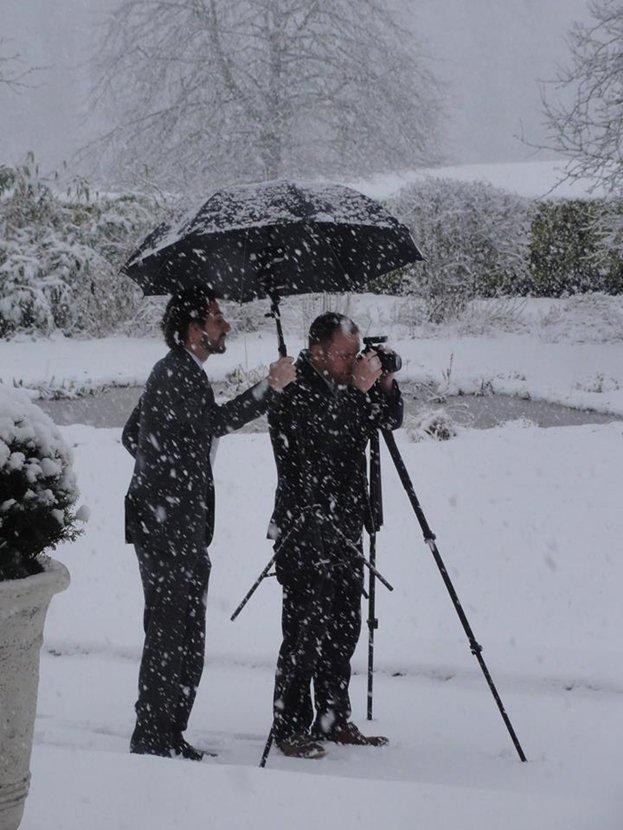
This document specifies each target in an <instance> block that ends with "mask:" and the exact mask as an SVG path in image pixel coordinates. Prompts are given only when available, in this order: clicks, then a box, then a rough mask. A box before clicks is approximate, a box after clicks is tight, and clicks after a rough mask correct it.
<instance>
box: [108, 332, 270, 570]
mask: <svg viewBox="0 0 623 830" xmlns="http://www.w3.org/2000/svg"><path fill="white" fill-rule="evenodd" d="M274 397H275V393H274V392H273V391H272V390H271V389H270V388H269V387H268V385H267V384H266V382H263V383H261V384H257V385H256V386H254V387H252V388H251V389H249V390H247V391H246V392H244V393H243V394H242V395H239V396H238V397H237V398H234V399H233V400H232V401H228V402H227V403H226V404H224V405H223V406H217V405H216V403H215V402H214V393H213V391H212V388H211V386H210V383H209V380H208V377H207V375H206V373H205V372H204V371H203V369H201V368H200V367H199V366H198V365H197V363H196V362H195V361H194V360H193V358H192V356H191V355H190V354H189V353H188V352H187V350H186V349H185V348H184V347H183V346H177V347H175V348H174V349H171V351H170V352H169V353H168V354H167V355H166V356H165V357H164V358H163V359H162V360H160V361H158V363H156V365H155V366H154V368H153V369H152V372H151V374H150V376H149V378H148V380H147V384H146V386H145V391H144V392H143V394H142V395H141V399H140V401H139V402H138V404H137V406H136V408H135V409H134V411H133V412H132V414H131V416H130V418H129V420H128V422H127V424H126V426H125V428H124V430H123V437H122V440H123V445H124V447H125V448H126V449H127V450H128V452H130V453H131V455H133V456H134V457H135V459H136V461H135V465H134V474H133V476H132V480H131V482H130V487H129V489H128V493H127V495H126V500H125V508H126V541H128V542H134V543H135V544H137V545H143V546H144V545H147V546H150V547H157V548H159V549H163V548H166V549H169V550H170V551H171V552H172V553H174V554H175V555H178V554H182V555H183V554H184V553H191V552H195V553H196V551H197V549H198V548H199V549H201V548H205V547H207V545H209V544H210V542H211V540H212V534H213V531H214V481H213V477H212V467H211V464H210V449H211V446H212V439H213V437H215V436H220V435H225V434H226V433H228V432H232V431H233V430H235V429H238V428H239V427H241V426H242V425H243V424H246V423H247V422H248V421H252V420H253V419H254V418H257V417H258V416H259V415H262V414H263V413H264V412H265V411H266V409H267V408H268V405H269V403H270V401H271V400H272V399H273V398H274Z"/></svg>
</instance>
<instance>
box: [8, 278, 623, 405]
mask: <svg viewBox="0 0 623 830" xmlns="http://www.w3.org/2000/svg"><path fill="white" fill-rule="evenodd" d="M265 306H266V304H265V303H256V304H254V312H255V314H256V315H257V316H260V314H261V312H263V311H265ZM342 306H343V309H344V310H345V311H347V313H349V314H351V315H352V317H353V319H354V320H355V321H356V322H357V323H358V324H359V325H360V327H361V329H362V332H363V334H374V335H377V334H381V333H382V334H388V335H389V336H390V338H391V344H392V345H393V346H394V348H396V349H397V350H398V351H399V352H400V353H401V355H402V357H403V360H404V367H403V369H402V372H401V378H402V379H404V380H405V381H407V380H411V381H429V380H430V381H433V382H436V383H439V384H440V385H442V386H443V388H444V389H446V391H447V392H448V393H449V394H453V393H457V392H458V391H461V392H463V393H466V394H473V393H476V394H478V393H481V392H483V391H484V392H486V393H488V394H490V393H492V392H495V393H499V394H510V395H520V396H523V397H528V396H530V397H532V398H534V399H540V400H544V401H549V402H551V403H560V404H565V405H567V406H571V407H576V408H585V409H593V410H595V411H597V412H608V413H615V414H619V415H621V414H623V298H621V297H604V296H602V295H595V296H592V297H591V296H584V297H573V298H570V299H568V300H551V299H530V300H512V301H490V302H480V303H476V304H474V305H473V306H472V307H471V308H470V309H468V311H467V312H466V314H465V315H464V316H463V317H462V319H461V320H460V321H458V322H457V323H454V324H447V325H444V326H430V325H424V324H422V323H420V322H418V307H417V304H416V302H415V301H414V300H410V299H408V298H396V297H388V296H377V295H372V294H366V295H352V296H351V297H350V298H349V299H347V300H344V302H343V304H342ZM311 309H313V314H315V313H316V312H318V311H319V310H320V308H319V307H313V306H311V305H310V307H309V308H307V309H306V308H305V305H304V301H300V300H288V301H285V302H284V319H285V322H286V335H287V338H286V339H287V343H288V346H289V348H290V352H291V353H292V354H296V353H297V352H298V351H299V349H300V348H302V347H303V346H304V332H305V331H306V330H307V328H308V326H309V322H310V319H311V316H313V314H312V315H310V310H311ZM410 320H412V321H413V322H409V321H410ZM165 352H166V346H165V345H164V343H163V341H162V339H161V338H150V337H107V338H102V339H96V340H76V339H72V338H66V337H62V336H59V337H56V338H53V339H49V340H29V339H27V338H18V339H15V340H12V341H9V342H4V343H2V344H0V381H1V382H4V383H9V384H13V383H17V384H20V385H23V386H25V387H26V388H30V389H32V390H33V395H39V394H41V392H42V391H43V392H44V393H49V392H57V393H58V392H60V393H61V394H72V392H73V391H75V390H80V389H85V388H86V389H89V388H98V387H101V386H104V385H114V384H116V385H140V384H142V383H144V381H145V379H146V377H147V375H148V373H149V371H150V369H151V367H152V365H153V364H154V362H155V361H156V360H158V359H159V358H160V357H162V356H163V355H164V354H165ZM275 356H276V339H275V334H274V330H273V329H272V328H271V327H270V324H269V323H268V322H266V323H265V324H264V325H263V327H262V328H261V329H260V330H259V331H256V332H253V333H244V332H243V333H240V334H238V335H234V336H232V337H231V338H230V342H229V345H228V350H227V353H226V354H225V355H223V356H219V357H218V358H213V359H211V360H210V361H209V362H208V363H207V364H206V365H207V371H208V374H209V375H210V377H211V379H212V380H223V379H224V378H225V377H226V376H227V375H228V374H230V373H232V372H233V371H234V370H236V369H237V368H241V369H242V370H244V371H245V372H248V371H252V370H254V369H256V368H258V367H260V366H261V365H267V364H268V363H269V362H270V361H271V360H274V359H275Z"/></svg>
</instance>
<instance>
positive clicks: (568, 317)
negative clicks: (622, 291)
mask: <svg viewBox="0 0 623 830" xmlns="http://www.w3.org/2000/svg"><path fill="white" fill-rule="evenodd" d="M538 322H539V327H540V331H539V336H540V337H541V339H542V340H544V341H546V342H548V343H558V342H561V341H564V342H570V343H617V342H621V340H623V296H617V297H612V296H609V295H607V294H598V293H594V294H593V293H587V294H578V295H574V296H573V297H567V298H566V299H561V300H559V301H558V302H556V303H555V304H554V305H552V307H551V308H550V309H549V310H548V311H547V312H546V313H545V314H543V315H542V316H541V318H540V320H539V321H538Z"/></svg>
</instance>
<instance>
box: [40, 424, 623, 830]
mask: <svg viewBox="0 0 623 830" xmlns="http://www.w3.org/2000/svg"><path fill="white" fill-rule="evenodd" d="M63 432H64V435H65V437H66V438H67V439H68V441H69V442H70V444H72V445H73V446H74V451H75V454H76V463H77V473H78V478H79V481H80V484H81V486H82V489H83V493H84V498H85V500H86V501H87V502H88V503H89V505H90V507H91V510H92V516H91V521H90V523H89V525H88V529H87V532H86V534H85V535H84V537H83V538H82V539H81V540H80V541H78V542H76V543H74V544H72V545H67V546H65V547H64V548H63V549H62V550H60V551H59V552H58V556H59V558H61V559H62V560H63V561H64V562H66V564H67V565H68V566H69V568H70V570H71V572H72V577H73V582H72V585H71V587H70V589H69V590H68V592H67V593H66V594H64V595H61V596H59V597H57V598H56V599H55V600H54V603H53V605H52V607H51V610H50V616H49V619H48V624H47V630H46V644H45V647H44V652H43V659H42V668H41V690H40V703H39V714H38V719H37V725H36V738H35V749H34V756H33V784H32V791H31V795H30V796H29V800H28V802H27V808H26V818H25V824H24V827H25V828H28V830H40V828H41V830H42V829H43V828H46V830H50V828H54V830H56V828H59V830H60V828H62V829H63V830H73V828H83V827H85V826H89V827H90V828H94V830H99V828H104V827H106V828H110V827H115V828H126V827H127V828H130V827H132V828H136V827H139V828H150V830H152V829H153V830H159V828H162V830H164V828H174V827H180V828H181V827H186V826H192V825H193V824H197V823H199V822H206V823H209V824H210V825H211V826H214V827H218V828H221V827H223V828H242V827H247V826H249V824H255V825H256V826H257V827H258V828H264V827H275V826H276V827H293V828H306V827H316V826H318V825H320V826H323V827H331V828H333V827H335V828H338V827H340V828H345V827H379V826H383V827H391V828H394V827H395V828H399V827H400V828H410V827H420V826H421V827H430V828H446V827H448V828H450V827H462V828H474V829H475V828H479V830H483V828H487V830H488V829H489V828H491V830H497V829H498V828H501V827H505V828H511V829H514V828H533V827H539V828H544V830H553V828H561V829H562V828H563V827H564V828H572V829H573V830H575V828H586V830H588V829H589V828H591V830H592V828H595V829H597V828H599V830H606V829H607V828H613V830H614V828H617V830H618V828H620V826H621V822H623V790H622V788H621V786H620V770H621V748H620V747H621V718H620V705H621V704H620V698H621V695H622V694H623V647H622V646H621V639H620V631H621V628H622V626H623V606H622V605H621V602H620V585H621V581H622V579H623V564H622V560H621V557H620V555H619V553H620V540H621V536H622V533H623V519H622V518H621V511H620V500H621V479H620V471H621V468H622V466H623V426H622V425H621V424H607V425H603V426H582V427H563V428H559V429H549V430H539V429H537V428H534V427H527V426H524V425H521V424H512V423H511V424H508V425H506V426H503V427H499V428H497V429H493V430H488V431H487V432H477V431H470V430H467V431H465V432H463V433H462V434H461V435H460V436H459V437H458V438H456V439H453V440H451V441H449V442H445V443H437V442H434V441H432V440H431V441H429V442H421V443H416V444H414V443H411V442H409V441H408V440H407V439H406V437H405V436H399V445H400V448H401V450H402V452H403V454H404V458H405V461H406V463H407V465H408V467H409V469H410V470H411V473H412V476H413V479H414V483H415V486H416V489H417V491H418V493H419V496H420V499H421V501H422V503H423V506H424V509H425V511H426V513H427V516H428V518H429V521H430V523H431V526H432V527H433V529H434V530H435V531H436V532H437V534H438V544H439V547H440V551H441V553H442V555H443V556H444V558H445V560H446V564H447V566H448V568H449V572H450V574H451V577H452V579H453V580H454V583H455V586H456V589H457V591H458V593H459V596H460V598H461V599H462V601H463V605H464V608H465V610H466V613H467V614H468V617H469V619H470V622H471V623H472V626H473V628H474V631H475V634H476V636H477V638H478V639H479V641H480V642H481V643H482V645H483V646H484V648H485V651H484V654H485V659H486V660H487V662H488V665H489V668H490V670H491V671H492V673H493V676H494V679H495V680H496V682H497V684H498V688H499V691H500V693H501V695H502V698H503V700H504V703H505V704H506V707H507V710H508V712H509V715H510V717H511V719H512V721H513V723H514V725H515V728H516V730H517V732H518V735H519V737H520V740H521V741H522V742H523V745H524V749H525V751H526V754H527V755H528V758H529V763H528V764H527V765H522V764H520V763H519V761H518V760H517V758H516V755H515V753H514V750H513V747H512V745H511V743H510V740H509V737H508V735H507V733H506V731H505V730H504V727H503V724H502V721H501V719H500V717H499V715H498V713H497V710H496V709H495V706H494V703H493V700H492V698H491V695H490V693H489V691H488V689H487V687H486V685H485V683H484V680H483V678H482V676H481V675H480V672H479V670H478V667H477V665H476V663H475V661H474V658H473V657H472V656H471V654H470V652H469V648H468V646H467V644H466V642H465V637H464V634H463V632H462V629H461V628H460V625H459V623H458V620H457V618H456V616H455V613H454V610H453V608H452V606H451V604H450V601H449V599H448V596H447V594H446V592H445V589H444V587H443V584H442V582H441V579H440V577H439V574H438V572H437V570H436V568H435V565H434V563H433V561H432V558H431V557H430V554H429V552H428V549H427V548H426V547H425V545H424V544H423V541H422V539H421V534H420V531H419V528H418V526H417V524H416V521H415V518H414V517H413V515H412V513H411V510H410V507H409V505H408V502H407V499H406V496H405V494H404V493H403V491H402V489H401V487H400V484H399V482H398V481H397V476H396V474H395V472H394V471H393V469H391V462H390V461H389V460H388V459H387V458H386V459H385V464H384V469H385V474H384V495H385V510H386V526H385V528H384V529H383V532H382V534H381V536H380V541H379V554H378V555H379V567H380V568H381V570H382V572H383V573H384V574H385V575H386V577H387V578H389V579H390V581H391V582H392V583H393V584H394V586H395V590H394V592H393V593H391V594H390V593H388V592H386V591H384V590H383V589H380V590H379V595H378V600H379V601H378V606H379V607H378V611H379V616H380V619H381V627H380V629H379V631H378V633H377V667H378V672H379V673H378V675H377V681H376V702H375V715H376V720H375V722H374V723H373V724H371V725H369V727H370V729H371V730H374V731H376V730H379V731H380V732H382V733H385V734H388V736H389V737H390V739H391V745H390V746H389V747H387V748H384V749H381V750H373V749H346V748H331V751H330V754H329V756H328V758H327V759H325V760H323V761H319V762H310V761H308V762H305V761H292V760H290V759H285V758H283V757H282V756H280V755H279V754H278V753H273V754H272V755H271V758H270V760H269V767H270V770H267V771H264V772H263V773H262V771H260V770H257V769H255V766H256V765H257V763H258V759H259V755H260V753H261V749H262V746H263V741H264V739H265V735H266V733H267V731H268V729H269V727H270V701H271V685H272V671H273V666H274V661H275V656H276V651H277V648H278V645H279V604H280V602H279V600H280V597H279V590H278V586H277V585H276V583H275V582H274V580H269V581H267V582H265V583H264V584H263V585H262V586H261V588H260V589H259V590H258V592H257V594H256V595H255V597H254V598H253V600H252V601H251V603H250V604H249V605H248V606H247V608H246V609H245V610H244V611H243V613H242V615H241V616H240V618H239V619H238V620H237V621H236V622H235V623H231V622H230V621H229V615H230V614H231V612H232V610H233V609H234V607H235V606H236V604H237V602H238V601H239V600H240V599H241V597H242V596H243V594H244V593H245V591H246V589H247V587H248V586H249V585H250V584H251V582H252V581H253V579H254V578H255V576H256V574H257V573H258V572H259V571H260V570H261V568H262V567H263V565H264V564H265V562H266V561H267V559H268V558H269V556H270V553H271V551H270V547H269V543H268V542H267V541H266V540H265V538H264V534H265V530H266V523H267V518H268V515H269V512H270V508H271V501H272V493H273V486H274V481H275V474H274V470H273V461H272V457H271V451H270V446H269V442H268V439H267V436H266V435H252V434H251V435H233V436H230V437H228V438H227V439H226V440H223V441H222V442H221V444H220V446H219V453H218V457H217V463H216V477H217V494H218V515H217V528H216V535H215V540H214V543H213V546H212V548H211V556H212V560H213V573H212V579H211V585H210V595H209V601H208V638H207V641H208V646H207V667H206V673H205V676H204V680H203V683H202V686H201V689H200V693H199V696H198V702H197V707H196V711H195V714H194V718H193V722H192V725H191V732H192V735H193V737H194V738H195V740H196V742H197V743H198V744H201V745H203V746H208V747H213V748H215V749H216V750H217V751H218V752H219V757H218V759H216V760H212V761H209V762H207V761H206V762H204V764H202V765H197V766H193V765H192V764H191V763H182V762H177V761H166V760H162V759H145V758H133V757H130V756H129V755H128V754H127V743H128V736H129V733H130V731H131V727H132V706H131V704H132V702H133V699H134V696H135V684H136V673H137V666H138V659H139V655H140V646H141V593H140V586H139V580H138V573H137V567H136V563H135V559H134V555H133V552H132V549H131V548H130V547H127V546H125V545H124V544H123V541H122V535H121V527H122V498H121V496H122V493H123V491H124V488H125V486H126V484H127V481H128V478H129V475H130V469H131V464H130V459H129V457H128V456H127V455H126V453H125V452H124V450H123V448H122V447H121V445H120V434H119V430H112V429H94V428H91V427H85V426H73V427H66V428H63ZM242 517H244V521H241V518H242ZM354 665H355V669H356V671H357V675H356V677H355V678H354V680H353V704H354V717H355V719H356V720H357V721H358V722H359V723H361V724H362V726H364V728H365V721H364V712H365V706H364V702H365V690H364V686H365V680H364V675H363V672H364V670H365V642H364V641H363V640H362V642H361V643H360V647H359V650H358V652H357V655H356V659H355V663H354ZM362 779H365V780H362Z"/></svg>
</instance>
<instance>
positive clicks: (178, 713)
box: [133, 545, 210, 744]
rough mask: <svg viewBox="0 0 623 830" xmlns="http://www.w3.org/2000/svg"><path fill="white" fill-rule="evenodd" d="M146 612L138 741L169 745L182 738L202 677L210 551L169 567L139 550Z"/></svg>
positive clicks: (154, 553) (155, 553) (166, 558)
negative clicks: (176, 735) (173, 736)
mask: <svg viewBox="0 0 623 830" xmlns="http://www.w3.org/2000/svg"><path fill="white" fill-rule="evenodd" d="M135 549H136V555H137V557H138V564H139V570H140V574H141V581H142V583H143V592H144V594H145V612H144V615H143V625H144V629H145V644H144V647H143V656H142V659H141V666H140V670H139V678H138V700H137V702H136V707H135V708H136V729H135V731H134V736H133V738H134V740H139V741H144V742H147V743H155V744H162V743H165V744H166V743H167V742H168V740H169V738H170V736H171V734H173V733H175V732H183V731H184V730H185V729H186V727H187V725H188V718H189V717H190V712H191V709H192V707H193V703H194V702H195V695H196V693H197V687H198V685H199V681H200V679H201V674H202V672H203V663H204V653H205V615H206V598H207V591H208V580H209V577H210V559H209V556H208V552H207V549H205V548H204V549H203V550H201V551H197V553H196V554H195V555H194V556H192V557H191V556H185V557H183V558H182V557H180V560H179V561H177V562H172V561H171V555H170V552H167V554H165V555H162V554H161V553H160V551H159V550H158V549H150V548H147V547H139V546H137V545H135Z"/></svg>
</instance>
